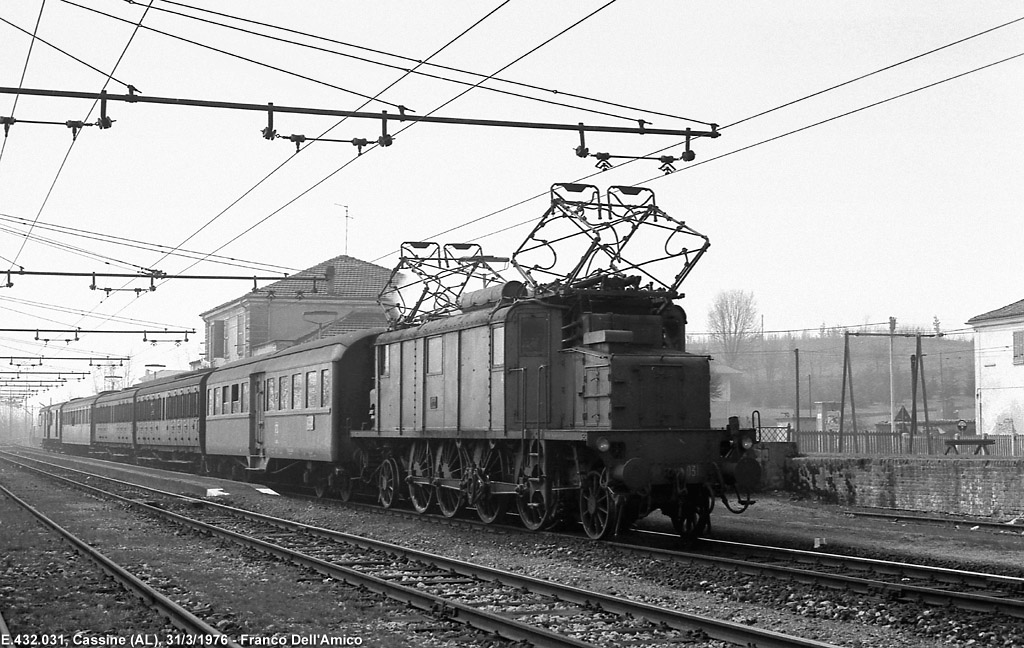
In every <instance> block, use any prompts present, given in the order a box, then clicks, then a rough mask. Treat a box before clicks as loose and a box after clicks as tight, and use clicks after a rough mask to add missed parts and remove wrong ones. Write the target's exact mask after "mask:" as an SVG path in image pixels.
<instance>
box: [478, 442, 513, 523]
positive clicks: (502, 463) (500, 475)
mask: <svg viewBox="0 0 1024 648" xmlns="http://www.w3.org/2000/svg"><path fill="white" fill-rule="evenodd" d="M477 456H478V457H480V460H479V462H478V464H477V469H478V470H479V475H478V480H479V481H480V482H481V484H479V486H478V488H479V493H478V494H477V497H476V514H477V517H479V518H480V520H481V521H482V522H483V523H484V524H492V523H493V522H494V521H495V520H497V519H499V518H500V517H502V516H503V515H505V511H506V510H508V504H509V497H508V496H504V497H503V496H499V495H495V494H493V493H491V491H490V488H489V484H490V483H492V482H496V481H500V482H507V481H510V480H511V475H512V469H511V457H510V456H509V453H508V451H507V450H506V449H505V447H504V446H501V445H494V446H492V445H491V444H489V443H488V442H486V441H484V442H482V443H481V448H480V450H479V451H478V452H477Z"/></svg>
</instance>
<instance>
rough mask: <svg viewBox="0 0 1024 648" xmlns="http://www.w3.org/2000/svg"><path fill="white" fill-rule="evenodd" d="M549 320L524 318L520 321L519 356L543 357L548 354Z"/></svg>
mask: <svg viewBox="0 0 1024 648" xmlns="http://www.w3.org/2000/svg"><path fill="white" fill-rule="evenodd" d="M547 324H548V320H547V318H546V317H530V316H524V317H522V318H521V319H520V320H519V355H524V356H543V355H547V353H548V326H547Z"/></svg>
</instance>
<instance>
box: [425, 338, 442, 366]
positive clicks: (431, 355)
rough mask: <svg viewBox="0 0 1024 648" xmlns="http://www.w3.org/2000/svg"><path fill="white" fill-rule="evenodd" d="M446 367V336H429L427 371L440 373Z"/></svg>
mask: <svg viewBox="0 0 1024 648" xmlns="http://www.w3.org/2000/svg"><path fill="white" fill-rule="evenodd" d="M443 367H444V338H442V337H441V336H436V337H432V338H427V373H428V374H439V373H441V371H442V368H443Z"/></svg>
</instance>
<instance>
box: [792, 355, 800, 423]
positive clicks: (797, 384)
mask: <svg viewBox="0 0 1024 648" xmlns="http://www.w3.org/2000/svg"><path fill="white" fill-rule="evenodd" d="M793 355H794V356H795V358H796V433H797V434H800V349H793Z"/></svg>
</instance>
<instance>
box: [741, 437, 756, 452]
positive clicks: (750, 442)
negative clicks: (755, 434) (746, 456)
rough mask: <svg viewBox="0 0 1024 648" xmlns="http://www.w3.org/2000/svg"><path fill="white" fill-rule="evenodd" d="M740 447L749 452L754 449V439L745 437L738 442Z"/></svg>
mask: <svg viewBox="0 0 1024 648" xmlns="http://www.w3.org/2000/svg"><path fill="white" fill-rule="evenodd" d="M740 445H742V446H743V449H744V450H750V449H751V448H753V447H754V439H753V438H752V437H748V436H745V437H743V439H742V440H741V441H740Z"/></svg>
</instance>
